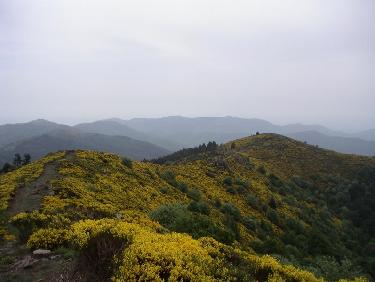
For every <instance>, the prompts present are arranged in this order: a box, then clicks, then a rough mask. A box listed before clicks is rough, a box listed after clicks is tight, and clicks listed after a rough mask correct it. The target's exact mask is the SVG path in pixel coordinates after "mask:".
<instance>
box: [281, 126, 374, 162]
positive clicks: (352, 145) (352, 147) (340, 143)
mask: <svg viewBox="0 0 375 282" xmlns="http://www.w3.org/2000/svg"><path fill="white" fill-rule="evenodd" d="M286 135H287V136H289V137H291V138H294V139H296V140H300V141H303V142H304V141H306V142H307V143H309V144H312V145H318V146H319V147H322V148H326V149H331V150H335V151H338V152H342V153H348V154H349V153H350V154H357V155H365V156H375V141H366V140H362V139H359V138H349V137H337V136H327V135H324V134H322V133H319V132H316V131H304V132H296V133H289V134H286Z"/></svg>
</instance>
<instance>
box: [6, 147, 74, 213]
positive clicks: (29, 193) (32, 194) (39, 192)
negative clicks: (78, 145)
mask: <svg viewBox="0 0 375 282" xmlns="http://www.w3.org/2000/svg"><path fill="white" fill-rule="evenodd" d="M74 155H75V154H74V151H68V152H67V153H66V155H65V157H64V158H65V159H66V160H72V159H73V158H74ZM56 169H57V163H56V162H52V163H49V164H46V166H45V167H44V170H43V173H42V175H41V176H40V177H39V178H38V179H36V180H35V181H34V182H32V183H30V184H27V185H25V186H21V187H18V188H17V190H16V192H15V195H14V197H13V200H12V201H11V202H10V205H9V209H8V212H7V213H8V216H9V217H12V216H14V215H16V214H17V213H20V212H31V211H33V210H38V209H39V208H40V206H41V202H42V199H43V197H45V196H48V195H53V193H54V192H53V190H52V186H51V184H50V180H52V179H56V178H57V177H59V174H58V173H57V171H56Z"/></svg>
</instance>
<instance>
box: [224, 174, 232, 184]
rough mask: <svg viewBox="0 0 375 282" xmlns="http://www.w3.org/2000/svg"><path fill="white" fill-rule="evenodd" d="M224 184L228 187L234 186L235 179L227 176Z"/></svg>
mask: <svg viewBox="0 0 375 282" xmlns="http://www.w3.org/2000/svg"><path fill="white" fill-rule="evenodd" d="M223 184H224V185H227V186H232V185H233V178H232V177H230V176H227V177H225V178H224V180H223Z"/></svg>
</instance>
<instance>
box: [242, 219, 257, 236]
mask: <svg viewBox="0 0 375 282" xmlns="http://www.w3.org/2000/svg"><path fill="white" fill-rule="evenodd" d="M242 224H243V225H244V226H245V227H246V228H247V229H249V230H251V231H254V232H255V231H256V228H257V220H256V219H254V218H252V217H250V216H244V217H242Z"/></svg>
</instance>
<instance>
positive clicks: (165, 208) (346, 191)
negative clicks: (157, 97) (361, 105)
mask: <svg viewBox="0 0 375 282" xmlns="http://www.w3.org/2000/svg"><path fill="white" fill-rule="evenodd" d="M160 163H161V164H156V163H151V162H137V161H133V162H129V161H125V162H124V161H122V159H121V158H120V157H118V156H116V155H113V154H108V153H98V152H93V151H81V150H80V151H68V152H59V153H55V154H51V155H49V156H47V157H45V158H43V159H41V160H39V161H37V162H34V163H32V164H30V165H26V166H24V167H22V168H20V169H18V170H16V171H13V172H10V173H7V174H4V175H1V176H0V209H1V211H2V217H1V218H2V237H3V240H16V241H15V242H14V243H13V245H9V244H8V245H6V246H7V247H2V250H5V251H4V253H6V256H4V257H6V259H3V262H2V264H3V266H2V267H1V268H0V271H1V269H3V274H2V275H3V277H5V278H9V277H10V276H11V275H13V276H11V277H16V278H20V277H25V276H27V275H33V278H35V280H37V278H38V279H40V278H46V277H48V279H51V280H53V279H54V278H56V276H54V275H57V276H59V275H61V277H67V281H73V280H74V281H78V280H80V279H79V278H82V277H91V280H94V279H99V278H100V279H102V280H106V279H108V278H109V277H114V278H116V279H119V280H120V281H136V280H154V281H161V280H163V279H164V280H168V279H169V280H170V281H179V280H181V279H183V280H184V281H185V280H186V281H255V280H257V281H266V280H268V281H323V279H324V280H326V281H338V280H339V279H341V278H348V279H354V277H359V276H366V275H367V276H368V277H370V276H369V275H375V273H373V270H374V269H375V267H374V266H375V264H374V262H375V258H374V256H373V254H374V252H373V251H372V250H373V248H374V243H375V240H374V233H375V232H374V228H375V222H374V218H375V216H374V215H375V212H374V206H375V203H374V200H375V195H374V194H375V187H374V185H375V159H374V158H366V157H358V156H353V155H343V154H338V153H335V152H332V151H328V150H322V149H318V148H316V147H314V146H310V145H306V144H303V143H301V142H298V141H295V140H293V139H289V138H286V137H283V136H280V135H276V134H260V135H256V136H251V137H247V138H243V139H240V140H236V141H233V142H229V143H227V144H225V145H223V146H218V147H215V148H214V149H212V150H206V149H204V148H203V147H201V149H199V150H192V151H191V153H184V154H181V153H180V154H179V153H176V154H174V155H173V156H172V157H170V159H169V160H167V161H160ZM9 219H10V221H9V222H8V220H9ZM23 243H26V244H27V246H28V248H30V249H31V250H34V249H38V248H44V249H46V248H47V249H52V250H53V251H54V252H55V254H59V255H60V257H59V258H57V259H56V260H55V261H54V262H51V260H50V261H48V262H47V261H44V262H40V264H41V265H42V266H43V267H44V268H43V269H44V270H43V271H42V272H38V271H35V270H34V271H32V270H31V271H30V270H27V269H21V270H20V269H18V270H16V271H15V270H14V269H13V272H9V270H8V269H9V267H10V266H11V265H13V266H14V264H13V263H14V261H15V260H16V262H17V260H19V259H20V258H19V256H18V257H17V256H16V253H17V252H19V251H18V249H19V248H20V247H19V246H22V244H23ZM10 246H11V247H10ZM73 250H74V251H73ZM24 252H26V251H24ZM268 254H269V255H272V256H273V257H276V258H278V259H277V260H276V259H275V258H272V257H271V256H268ZM40 264H39V265H40ZM42 266H38V264H36V266H35V268H36V269H39V268H38V267H42ZM53 273H55V274H53ZM0 275H1V274H0ZM90 275H91V276H90ZM0 278H1V276H0ZM319 279H321V280H319ZM89 280H90V278H89ZM356 281H365V279H363V280H359V279H357V280H356Z"/></svg>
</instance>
